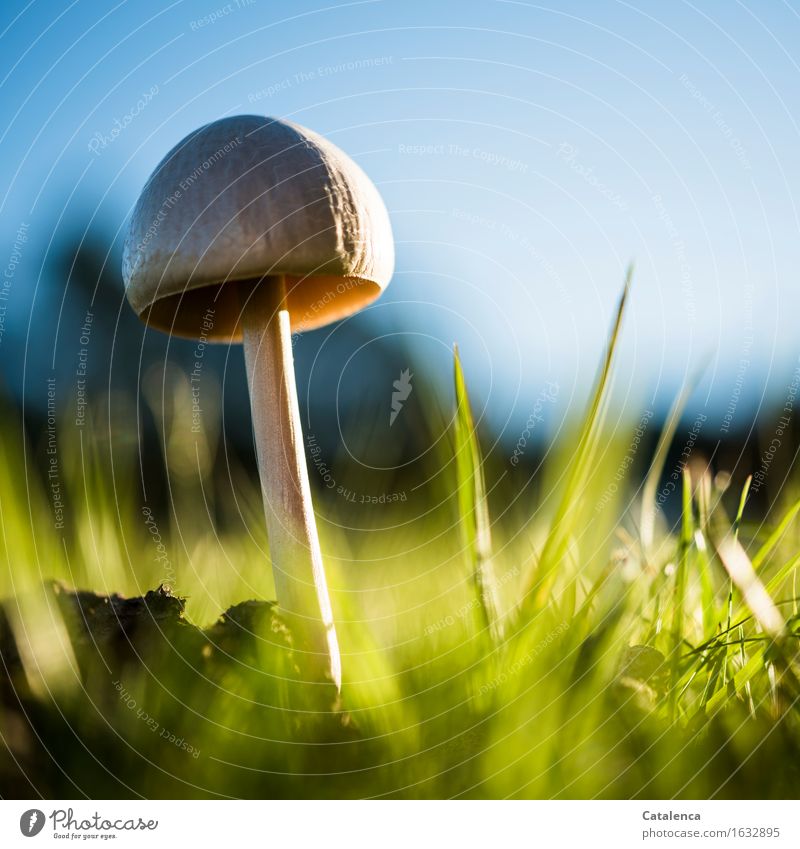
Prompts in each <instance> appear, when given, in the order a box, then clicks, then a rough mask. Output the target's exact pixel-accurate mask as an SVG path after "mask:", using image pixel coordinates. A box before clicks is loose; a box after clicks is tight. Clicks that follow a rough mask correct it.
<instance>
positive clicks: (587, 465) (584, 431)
mask: <svg viewBox="0 0 800 849" xmlns="http://www.w3.org/2000/svg"><path fill="white" fill-rule="evenodd" d="M632 277H633V266H632V265H631V266H629V268H628V270H627V273H626V275H625V285H624V288H623V291H622V296H621V297H620V300H619V305H618V307H617V312H616V316H615V319H614V324H613V326H612V329H611V333H610V335H609V339H608V344H607V346H606V352H605V356H604V357H603V362H602V365H601V368H600V373H599V375H598V378H597V382H596V384H595V389H594V393H593V395H592V400H591V403H590V406H589V409H588V411H587V413H586V416H585V418H584V420H583V425H582V427H581V432H580V436H579V438H578V445H577V448H576V450H575V454H574V455H573V459H572V464H571V469H570V472H569V476H568V478H567V484H566V487H565V489H564V493H563V495H562V497H561V501H560V502H559V505H558V508H557V509H556V514H555V517H554V519H553V523H552V525H551V526H550V531H549V533H548V536H547V539H546V541H545V544H544V548H543V549H542V554H541V557H540V558H539V563H538V567H537V569H536V570H535V572H534V573H533V575H532V576H531V577H530V578H529V579H528V581H527V583H526V584H525V585H523V587H522V602H521V604H520V608H519V611H518V612H519V614H520V616H521V617H523V618H529V617H531V616H532V615H533V614H535V613H536V612H537V611H539V610H541V609H542V607H543V606H544V604H545V603H546V601H547V597H548V595H549V592H550V589H551V588H552V585H553V582H554V581H555V578H556V576H557V574H558V568H559V566H560V565H561V563H562V561H563V560H564V557H565V555H566V552H567V549H568V547H569V540H570V537H571V536H572V533H573V531H574V529H575V527H576V525H577V523H578V521H579V515H580V511H579V509H578V505H579V504H580V503H581V499H580V493H581V490H582V489H583V488H584V486H585V484H586V481H587V479H588V477H589V474H590V471H591V466H592V463H593V460H594V457H595V454H596V451H597V447H598V443H599V438H600V432H601V430H602V427H603V422H604V420H605V415H606V410H607V400H608V387H609V382H610V377H611V366H612V363H613V360H614V353H615V351H616V348H617V343H618V341H619V334H620V328H621V327H622V319H623V316H624V314H625V304H626V302H627V299H628V295H629V293H630V288H631V280H632Z"/></svg>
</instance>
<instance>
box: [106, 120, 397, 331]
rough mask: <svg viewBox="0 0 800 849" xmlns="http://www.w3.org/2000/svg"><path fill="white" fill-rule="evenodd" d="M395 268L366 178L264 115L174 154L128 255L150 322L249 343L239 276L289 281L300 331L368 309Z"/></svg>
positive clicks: (141, 211) (131, 281) (135, 296)
mask: <svg viewBox="0 0 800 849" xmlns="http://www.w3.org/2000/svg"><path fill="white" fill-rule="evenodd" d="M393 270H394V241H393V239H392V230H391V225H390V223H389V216H388V214H387V212H386V207H385V206H384V204H383V201H382V199H381V197H380V195H379V194H378V190H377V189H376V188H375V186H374V185H373V183H372V182H371V180H370V179H369V177H367V176H366V174H364V172H363V171H362V170H361V169H360V168H359V167H358V166H357V165H356V164H355V162H353V160H352V159H350V158H349V157H348V156H347V155H346V154H345V153H343V152H342V151H341V150H339V148H338V147H336V146H335V145H333V144H331V142H329V141H328V140H327V139H324V138H322V137H321V136H319V135H317V134H316V133H313V132H311V130H307V129H305V128H304V127H301V126H299V125H297V124H293V123H291V122H289V121H281V120H277V119H274V118H263V117H260V116H257V115H240V116H236V117H232V118H223V119H221V120H219V121H214V122H213V123H211V124H207V125H206V126H204V127H201V128H200V129H199V130H197V131H195V132H194V133H191V134H190V135H188V136H187V137H186V138H185V139H184V140H183V141H182V142H180V144H178V145H176V146H175V147H174V148H173V149H172V150H171V151H170V152H169V153H168V154H167V156H166V157H165V158H164V159H163V160H162V162H161V163H160V164H159V166H158V167H157V168H156V170H155V171H154V173H153V174H152V176H151V177H150V179H149V180H148V181H147V184H146V185H145V187H144V189H143V190H142V193H141V196H140V197H139V200H138V202H137V204H136V207H135V209H134V211H133V215H132V217H131V222H130V226H129V229H128V234H127V238H126V240H125V246H124V251H123V259H122V273H123V277H124V280H125V289H126V294H127V296H128V301H129V302H130V304H131V306H132V307H133V309H134V310H135V311H136V313H137V315H138V316H139V317H140V318H141V319H142V320H143V321H145V322H146V323H147V324H149V325H151V326H153V327H156V328H158V329H160V330H165V331H167V332H170V333H174V334H177V335H179V336H187V337H192V338H197V337H198V336H200V335H204V336H205V337H206V338H207V339H209V340H213V341H221V342H234V341H239V340H241V336H242V332H241V327H240V323H239V318H240V314H241V308H242V305H243V303H244V301H245V300H246V298H247V291H246V290H245V289H244V285H243V284H242V283H240V282H239V281H254V280H261V279H262V278H268V277H269V276H277V275H283V276H284V279H285V281H286V291H287V301H288V307H289V314H290V319H291V324H292V328H293V329H296V330H308V329H311V328H315V327H321V326H323V325H325V324H328V323H329V322H332V321H336V320H337V319H340V318H343V317H345V316H347V315H350V314H352V313H354V312H356V311H358V310H359V309H361V308H362V307H364V306H366V305H367V304H368V303H370V302H371V301H373V300H374V299H375V298H377V297H378V295H380V293H381V292H382V291H383V289H385V288H386V286H387V285H388V284H389V280H390V279H391V276H392V272H393ZM248 285H251V286H252V285H253V284H252V282H250V283H249V284H248ZM261 285H269V280H268V279H264V280H263V282H262V283H261ZM209 310H213V313H209ZM209 325H213V326H212V328H211V329H209Z"/></svg>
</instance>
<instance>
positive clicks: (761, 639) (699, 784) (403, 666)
mask: <svg viewBox="0 0 800 849" xmlns="http://www.w3.org/2000/svg"><path fill="white" fill-rule="evenodd" d="M628 287H629V280H628V282H626V286H625V294H624V295H623V297H622V299H621V302H620V305H619V309H618V311H617V314H616V316H615V317H614V320H613V322H612V331H611V334H610V337H609V343H608V347H607V350H606V352H605V355H604V357H603V360H602V363H601V368H600V371H599V375H598V378H597V382H596V386H595V389H594V392H593V394H592V396H591V398H590V400H589V402H588V405H587V412H586V415H585V417H584V420H583V421H582V422H581V423H580V425H579V427H578V428H577V429H576V434H575V436H574V438H572V437H571V438H569V439H565V441H564V443H563V444H562V445H560V446H557V449H558V450H556V451H555V452H553V453H552V456H553V457H561V458H563V461H562V460H550V461H548V465H547V467H546V468H545V469H544V470H543V471H542V472H541V473H540V474H541V475H542V476H543V478H544V480H545V481H546V484H545V485H543V486H542V488H541V489H542V491H543V492H544V495H543V496H542V497H540V498H538V499H537V500H535V501H534V500H533V496H530V499H531V502H530V504H529V505H528V506H527V507H526V511H525V512H526V513H527V517H526V518H525V520H524V521H523V522H521V523H520V522H517V521H512V519H511V518H510V516H511V514H510V513H508V512H507V510H506V507H507V505H506V503H505V499H504V498H503V497H500V496H499V495H497V494H496V492H495V489H494V485H495V484H496V483H497V481H498V480H499V479H500V478H501V477H502V469H500V468H499V467H498V464H497V462H496V461H495V462H494V465H493V464H492V463H488V464H487V463H485V462H484V461H483V460H482V451H481V447H480V441H479V439H478V435H477V432H476V428H475V422H474V420H473V416H472V411H471V409H470V402H469V398H468V394H467V382H466V380H465V377H464V373H463V371H462V367H461V363H460V360H459V357H458V354H457V353H456V355H455V359H454V392H453V396H452V400H451V402H450V406H451V411H450V412H451V415H452V421H451V424H450V428H449V437H450V439H449V443H447V444H446V445H444V446H443V447H441V449H440V457H439V460H440V463H441V467H440V469H439V473H440V474H439V478H438V480H437V482H436V483H435V484H433V483H432V484H431V486H432V487H433V486H435V487H437V490H436V491H437V493H438V492H440V491H442V488H444V491H445V492H446V493H447V494H448V495H449V497H445V498H441V499H435V498H431V504H435V505H436V506H435V507H432V509H431V510H429V511H419V513H418V514H414V513H413V511H412V508H411V507H410V506H409V505H408V504H405V505H402V504H401V505H395V506H394V507H393V508H392V509H393V510H394V512H392V513H391V514H390V517H391V521H388V520H387V521H384V522H382V523H381V525H380V526H378V525H376V529H372V530H371V531H370V532H369V533H368V534H364V533H356V532H355V531H352V530H348V525H349V524H351V515H350V514H349V513H348V508H347V506H346V504H341V505H340V506H339V508H338V513H337V512H336V511H335V510H334V509H333V508H332V507H331V506H330V505H327V504H326V510H325V511H324V512H325V520H324V521H322V520H321V523H320V531H321V537H322V541H323V550H324V552H325V556H326V565H327V567H328V570H329V580H330V584H331V587H332V597H333V603H334V608H335V612H336V617H337V628H338V634H339V639H340V643H341V647H342V654H343V664H344V679H345V680H344V687H343V692H342V702H341V705H340V706H339V711H338V712H327V711H328V708H329V705H330V701H329V700H327V701H326V699H327V696H326V694H325V692H324V690H323V692H318V690H319V689H320V688H318V687H316V688H315V687H314V686H313V685H303V684H302V682H298V681H297V680H295V674H296V673H295V671H294V666H293V665H292V662H291V653H290V650H289V649H288V648H287V647H286V646H285V645H284V642H283V641H284V638H285V635H284V634H283V632H282V631H281V629H280V627H279V625H278V624H276V620H275V619H274V618H273V617H272V616H266V617H262V618H261V619H258V618H254V619H246V620H245V619H236V618H235V617H234V618H232V619H230V620H229V621H228V623H227V624H226V625H225V626H218V627H217V629H216V630H207V631H205V632H204V634H203V635H202V636H198V632H196V631H193V630H192V629H190V628H189V627H188V624H183V623H182V622H178V624H177V625H175V623H170V621H169V620H167V619H165V620H160V619H158V620H154V621H152V622H150V623H147V624H148V628H147V629H145V630H146V632H147V633H146V637H142V636H141V635H139V636H137V635H134V634H133V632H131V633H130V634H128V636H127V637H125V638H123V639H122V640H121V646H117V647H116V648H115V649H114V650H113V651H111V650H107V649H106V648H103V646H102V645H101V646H100V647H99V648H98V646H97V645H94V644H93V642H92V640H91V639H90V640H88V641H87V640H86V639H83V640H78V639H77V638H76V637H75V633H76V623H75V622H74V621H70V620H69V619H67V621H65V620H64V619H63V617H62V614H61V608H60V607H59V605H58V602H57V601H54V596H53V595H52V593H51V592H50V591H48V590H46V589H45V588H44V587H43V583H42V582H43V581H48V580H50V579H58V580H61V581H64V582H65V583H66V584H68V585H70V586H74V587H82V588H87V589H91V590H94V591H96V592H97V593H102V594H110V593H115V592H116V593H120V594H122V595H127V596H139V595H143V594H144V593H145V592H146V591H147V590H149V589H154V588H155V587H157V586H158V585H159V584H161V583H165V582H166V583H169V584H170V585H171V586H172V587H173V588H174V590H175V591H176V592H177V593H178V594H180V595H182V596H185V597H186V598H187V602H186V607H185V620H186V622H187V623H194V624H196V625H198V626H201V627H204V628H208V627H209V626H211V625H212V623H213V622H214V621H215V620H216V618H217V617H218V616H219V614H220V613H221V612H222V611H223V610H225V609H227V608H228V607H229V606H231V605H233V604H236V603H238V602H241V601H244V600H246V599H252V598H257V599H269V598H271V597H272V583H271V577H270V567H269V560H268V545H267V540H266V538H265V532H264V530H263V527H262V524H263V522H262V514H261V505H260V495H259V492H258V490H257V487H256V486H255V484H254V481H253V480H252V478H251V477H250V476H248V475H245V474H244V473H243V471H242V470H240V469H237V468H235V467H231V468H230V469H229V473H230V476H231V485H230V492H229V493H228V494H227V496H225V497H222V496H220V494H219V489H218V488H217V490H214V488H213V487H211V486H202V485H200V484H202V483H203V481H208V479H209V477H210V475H211V464H210V462H209V460H208V457H209V456H210V455H211V454H213V452H214V450H215V449H214V439H215V436H214V434H201V435H200V436H198V437H197V438H196V439H195V440H194V441H190V440H188V439H186V438H185V433H188V431H189V427H188V422H187V421H185V420H182V419H181V414H180V409H181V405H180V404H179V403H177V402H176V403H175V404H174V409H173V410H172V412H171V414H170V416H169V418H168V421H167V424H165V426H164V432H163V437H164V439H163V443H164V453H165V462H166V465H167V467H168V468H169V470H170V480H171V490H170V505H171V508H170V511H169V512H168V513H166V514H164V515H161V514H156V513H148V512H147V509H148V508H147V505H146V504H143V503H142V502H141V499H140V497H139V496H138V495H137V492H138V488H137V486H136V484H135V481H136V479H137V477H136V476H137V463H138V461H139V458H138V456H137V453H136V445H135V441H134V438H132V437H131V434H132V431H133V430H134V428H133V427H132V425H131V422H132V421H135V418H134V417H133V416H132V415H131V412H130V409H129V408H127V407H126V406H125V404H124V402H121V401H116V402H115V403H113V404H111V405H109V406H108V407H105V408H101V409H99V410H98V411H96V417H95V424H94V425H93V427H92V428H91V429H90V428H88V427H87V429H85V430H83V431H80V432H76V431H75V429H74V428H69V427H68V426H67V425H66V424H65V425H64V426H63V427H60V428H59V429H58V434H59V443H58V456H59V459H60V467H59V475H60V478H59V480H60V483H61V485H62V486H63V489H64V493H65V496H64V500H65V504H66V505H67V508H66V511H67V517H66V520H65V526H66V529H65V530H63V531H62V530H60V529H56V528H54V522H53V510H52V492H49V491H48V488H47V481H42V480H41V478H40V476H39V475H38V474H37V473H36V472H35V468H34V467H35V463H34V461H33V458H34V457H36V456H40V454H37V453H36V452H37V451H38V450H39V449H40V446H35V445H34V446H31V445H30V444H28V445H25V443H24V441H23V440H22V437H21V435H20V432H19V431H18V429H16V428H15V427H13V425H12V424H7V425H6V427H5V429H4V433H3V437H2V442H0V450H1V451H2V456H0V520H1V525H0V532H1V533H2V543H3V544H2V547H1V548H0V555H1V556H2V558H3V567H2V573H0V584H1V585H0V597H2V598H4V599H6V601H5V602H4V611H5V619H6V625H5V628H6V630H7V631H8V632H10V633H11V634H12V635H13V640H14V643H15V646H14V648H13V649H12V648H11V647H10V646H9V643H8V640H6V643H5V645H4V646H0V648H3V661H4V667H3V668H4V669H5V675H0V706H1V709H2V713H0V734H1V735H2V741H3V743H4V746H5V749H2V748H0V782H2V783H1V784H0V792H2V795H3V796H15V795H21V796H32V795H36V794H42V795H45V796H48V795H50V796H66V797H73V796H79V795H83V794H85V795H88V796H94V797H105V798H108V797H113V796H130V795H143V796H167V797H171V796H189V797H192V796H255V797H275V796H327V797H363V796H370V797H372V796H401V797H409V796H413V797H452V796H471V797H492V798H495V797H541V798H551V797H578V798H592V797H625V798H627V797H635V796H640V797H644V798H653V797H658V798H662V797H663V798H671V797H673V796H682V797H710V796H723V797H773V796H774V797H785V796H794V795H797V792H798V790H799V789H800V783H798V778H800V776H799V775H798V772H799V771H800V770H799V769H798V764H800V758H798V755H800V728H799V727H798V719H799V717H798V710H797V699H798V696H800V689H799V686H798V677H797V661H796V650H797V629H798V614H797V603H796V595H797V594H796V579H797V568H798V565H800V555H798V545H797V544H798V528H797V514H798V512H800V503H799V504H793V505H787V506H786V508H784V509H783V510H781V511H779V512H778V513H777V514H776V515H775V516H774V517H766V518H764V517H758V516H750V515H748V504H747V490H746V489H745V491H744V492H740V491H737V492H734V491H732V490H730V489H726V488H725V487H724V483H725V482H724V481H722V482H720V480H719V478H712V476H711V474H710V473H708V472H706V471H703V470H702V469H701V470H698V469H697V468H696V467H692V474H691V475H690V474H689V472H688V471H686V470H683V472H682V473H680V471H679V481H680V482H681V483H680V485H679V486H678V496H679V497H680V499H681V505H682V507H681V514H682V515H681V518H680V521H679V523H678V525H677V527H675V528H669V527H667V526H666V524H665V522H664V519H663V516H661V515H660V514H658V512H657V511H656V510H655V509H654V497H655V493H656V489H657V483H658V480H659V479H660V478H661V476H662V473H664V471H665V467H664V464H665V462H666V448H667V447H668V445H667V441H666V439H665V440H664V441H662V444H661V445H659V447H658V448H657V450H656V452H655V455H654V457H653V458H648V457H645V456H643V449H640V452H639V454H638V455H637V457H636V464H637V465H636V466H635V467H634V468H632V469H629V470H628V472H627V475H626V477H625V484H626V485H620V486H619V487H618V488H617V489H616V490H615V492H614V493H613V495H609V490H608V483H609V481H611V480H612V479H613V476H614V473H615V470H617V469H618V468H619V467H620V463H621V462H622V461H623V459H624V457H625V455H626V452H627V451H628V448H629V446H630V444H631V433H632V432H633V428H634V427H635V423H632V424H631V426H630V433H628V432H620V429H619V427H617V428H616V429H615V431H614V432H611V431H610V429H609V427H608V426H607V424H606V413H607V410H608V407H609V387H610V385H611V377H612V365H613V360H614V355H615V350H616V348H617V341H618V339H619V336H620V333H621V332H622V328H623V317H624V307H625V301H626V296H627V291H628ZM173 389H174V392H173V395H174V396H175V397H177V398H179V397H181V396H180V393H181V391H184V392H185V390H186V386H185V383H182V382H181V379H180V378H178V377H176V378H175V385H174V387H173ZM184 406H187V409H189V407H188V405H184ZM678 417H679V406H676V412H675V415H674V416H673V417H672V419H671V422H672V424H670V426H669V427H668V428H667V431H666V432H667V438H671V435H672V434H674V429H675V426H676V423H677V421H678ZM5 418H6V421H7V422H10V421H11V420H12V418H13V417H12V416H10V415H6V417H5ZM182 429H183V430H182ZM184 432H185V433H184ZM182 434H183V435H184V438H182ZM23 446H25V447H24V450H23ZM187 469H191V470H192V471H193V473H194V476H192V474H187V471H186V470H187ZM648 469H649V472H650V473H649V475H648ZM666 471H671V470H669V469H667V470H666ZM639 479H644V480H646V483H645V485H644V486H643V487H642V488H641V490H639V489H637V488H636V482H637V480H639ZM443 481H444V482H443ZM312 483H313V471H312ZM681 488H682V491H681ZM212 492H216V495H212ZM497 492H498V493H499V492H500V490H499V489H498V490H497ZM317 497H320V498H321V497H322V494H321V493H317ZM525 497H526V498H527V497H529V496H525ZM212 501H213V502H214V503H211V502H212ZM372 509H373V510H374V509H376V508H374V507H373V508H372ZM728 515H731V516H733V517H734V518H733V519H729V518H728ZM496 516H500V517H501V518H500V519H498V520H496V519H495V518H494V517H496ZM212 517H213V518H212ZM101 606H102V605H101ZM150 615H151V614H150V613H148V612H147V611H145V618H147V617H148V616H150ZM70 635H72V636H70ZM99 642H102V640H99ZM15 651H16V652H18V657H17V655H16V654H15Z"/></svg>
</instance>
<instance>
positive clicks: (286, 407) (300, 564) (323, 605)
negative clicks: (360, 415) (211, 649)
mask: <svg viewBox="0 0 800 849" xmlns="http://www.w3.org/2000/svg"><path fill="white" fill-rule="evenodd" d="M241 292H242V301H243V303H242V329H243V335H244V357H245V363H246V365H247V381H248V386H249V388H250V406H251V409H252V416H253V432H254V436H255V443H256V451H257V455H258V468H259V475H260V478H261V492H262V495H263V497H264V512H265V514H266V518H267V532H268V534H269V548H270V556H271V559H272V571H273V575H274V578H275V592H276V594H277V599H278V604H279V605H280V607H281V608H282V610H283V611H284V612H285V613H286V615H287V618H288V620H289V624H290V626H291V628H292V631H293V633H294V634H295V636H296V638H298V639H297V641H298V643H299V648H301V650H302V652H304V654H302V655H301V656H302V657H304V658H305V659H306V661H307V664H306V665H307V670H306V671H307V672H308V673H309V674H310V675H311V676H313V677H314V678H315V680H326V679H329V680H332V681H333V682H334V684H335V685H336V687H337V689H340V688H341V682H342V663H341V657H340V655H339V643H338V640H337V638H336V628H335V626H334V622H333V611H332V609H331V602H330V596H329V595H328V584H327V582H326V580H325V569H324V566H323V564H322V552H321V550H320V545H319V536H318V535H317V525H316V522H315V520H314V508H313V506H312V503H311V488H310V486H309V482H308V469H307V466H306V455H305V450H304V445H303V431H302V428H301V425H300V408H299V406H298V403H297V388H296V386H295V376H294V359H293V356H292V338H291V324H290V320H289V310H288V308H287V302H286V284H285V280H284V277H283V275H281V276H280V278H279V279H277V278H275V277H273V278H269V279H267V278H265V279H264V280H263V281H262V283H261V285H259V284H258V283H256V285H255V286H254V288H252V289H250V288H249V287H247V286H246V285H244V284H243V285H242V288H241Z"/></svg>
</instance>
